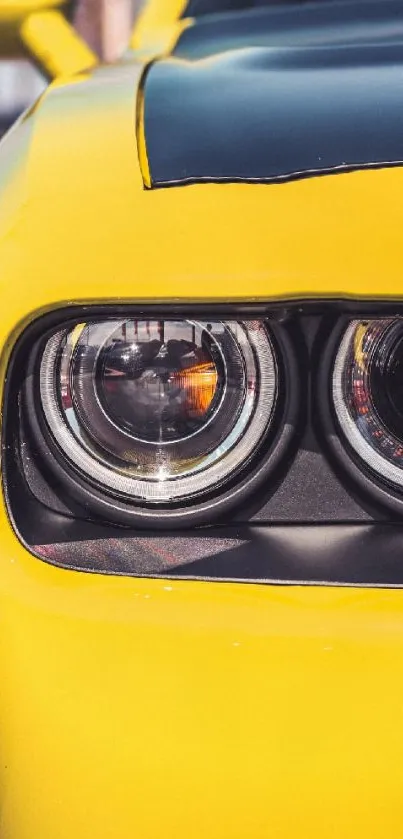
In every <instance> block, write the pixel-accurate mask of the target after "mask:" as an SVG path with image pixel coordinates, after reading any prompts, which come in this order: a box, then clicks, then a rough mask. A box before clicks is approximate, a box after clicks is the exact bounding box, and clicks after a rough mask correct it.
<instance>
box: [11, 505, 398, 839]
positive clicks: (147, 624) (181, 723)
mask: <svg viewBox="0 0 403 839" xmlns="http://www.w3.org/2000/svg"><path fill="white" fill-rule="evenodd" d="M0 539H1V554H0V568H1V573H0V599H1V602H0V621H1V647H0V666H1V672H0V684H1V689H0V738H1V744H2V746H1V765H0V796H1V822H0V826H1V830H0V833H1V836H2V839H32V837H33V836H38V837H39V836H40V837H41V839H55V837H57V839H71V837H72V836H74V837H76V839H80V838H81V837H83V839H84V837H88V836H97V839H106V837H108V838H109V837H119V839H125V837H133V836H141V837H142V839H157V837H164V839H167V837H169V839H171V837H172V839H174V837H175V839H178V837H181V836H184V837H190V836H191V837H192V839H198V837H200V839H201V837H203V839H204V837H206V836H208V837H209V839H219V837H220V839H222V837H224V836H225V837H226V839H244V837H245V836H251V837H252V836H253V837H254V839H260V837H262V839H263V837H265V839H266V837H267V836H269V835H270V836H273V837H274V836H275V837H279V839H288V837H289V839H291V837H293V839H294V837H295V836H297V835H298V836H306V837H309V839H319V837H320V839H323V837H324V836H326V837H332V836H334V837H340V836H343V837H351V839H353V837H354V839H357V837H360V836H362V837H365V839H368V838H369V837H371V839H375V837H378V836H379V837H384V835H387V834H388V833H389V834H391V835H397V834H398V832H399V826H400V801H401V788H402V782H403V768H402V767H403V706H402V701H401V693H402V687H403V592H401V591H398V590H382V589H381V590H372V589H352V588H302V587H296V586H295V587H273V586H267V585H266V586H263V585H262V586H261V585H255V584H248V585H247V584H239V583H231V584H227V583H218V582H216V583H213V582H192V581H184V580H182V581H179V580H178V581H167V580H163V579H157V580H148V579H134V578H126V577H120V578H119V577H105V576H101V575H99V576H98V575H92V574H85V573H79V572H74V571H66V570H61V569H59V568H55V567H52V566H50V565H48V564H46V563H44V562H42V561H40V560H38V559H35V558H34V557H33V556H31V555H29V554H28V553H27V552H26V551H25V549H24V548H23V547H22V546H21V545H20V543H19V542H18V541H17V539H16V537H15V536H14V534H13V532H12V530H11V528H10V525H9V523H8V521H7V519H6V515H5V511H4V510H2V512H1V519H0Z"/></svg>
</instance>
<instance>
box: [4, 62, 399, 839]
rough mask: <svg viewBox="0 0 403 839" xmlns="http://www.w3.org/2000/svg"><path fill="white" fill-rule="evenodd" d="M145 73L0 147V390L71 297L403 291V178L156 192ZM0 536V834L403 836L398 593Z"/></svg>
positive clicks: (390, 175) (48, 114) (94, 83)
mask: <svg viewBox="0 0 403 839" xmlns="http://www.w3.org/2000/svg"><path fill="white" fill-rule="evenodd" d="M143 71H144V65H143V64H141V63H138V64H137V65H135V64H134V65H133V66H130V65H128V66H126V65H123V66H122V67H120V68H115V69H113V68H102V69H100V70H98V71H97V72H95V73H94V74H92V75H89V74H82V75H81V76H77V77H76V78H75V79H74V82H72V83H70V84H67V83H65V82H57V83H55V84H54V85H53V86H52V87H51V89H50V90H49V91H48V92H47V93H46V94H45V95H44V97H43V99H42V102H41V105H40V107H37V108H34V109H33V110H32V112H31V115H30V116H29V117H28V118H27V119H26V120H25V121H24V122H22V123H21V124H20V125H19V126H18V127H17V128H16V129H14V130H13V131H12V132H11V133H10V134H9V135H8V137H7V138H6V140H5V141H4V143H3V145H2V147H1V150H0V264H1V272H0V294H1V300H2V313H1V318H0V347H1V350H2V353H1V368H0V381H1V383H3V381H4V375H5V370H6V365H7V360H8V356H9V352H10V350H11V348H12V345H13V342H14V340H15V338H16V336H17V335H18V334H19V333H20V331H21V330H22V329H23V328H24V326H25V325H26V324H27V323H28V322H29V321H30V320H31V319H32V318H33V317H35V316H36V315H37V314H39V313H40V312H42V311H45V310H48V309H50V308H53V307H55V306H59V305H62V304H65V303H66V302H71V303H72V304H75V303H78V302H80V301H97V302H98V301H112V302H113V301H119V302H121V301H122V300H126V301H131V302H132V301H144V300H147V301H154V302H160V301H164V300H170V301H172V300H173V299H179V300H182V301H192V300H208V301H215V300H227V301H228V300H239V299H242V300H267V299H282V298H288V297H293V298H295V297H312V296H313V297H318V296H327V297H329V296H330V297H332V296H363V297H372V296H382V297H385V296H389V297H391V298H402V296H403V283H402V269H401V230H402V225H403V205H402V201H401V195H402V191H403V169H401V168H397V169H389V170H387V169H385V170H382V171H373V172H370V171H368V172H357V173H354V174H347V175H337V176H331V177H322V178H312V179H309V180H306V181H300V182H295V183H290V184H283V185H281V186H280V185H278V186H260V185H228V186H225V185H221V186H217V185H207V184H205V185H203V184H201V185H198V186H191V187H182V188H177V189H166V190H155V191H153V190H148V191H147V190H144V188H143V181H142V176H141V171H140V167H139V161H138V154H137V149H136V141H135V137H136V132H135V118H136V106H135V101H136V89H137V87H138V85H139V83H140V80H141V77H142V74H143ZM0 544H1V551H0V743H1V761H0V835H1V837H2V839H32V837H40V839H72V837H73V836H74V837H75V839H87V837H92V836H94V837H95V836H96V837H97V839H115V837H119V839H133V837H141V839H159V837H161V839H162V837H163V839H179V837H186V839H188V837H192V839H205V837H209V839H222V837H225V839H245V837H253V839H267V837H273V838H274V837H275V839H295V837H296V836H300V837H306V839H308V838H309V839H323V837H326V839H339V837H343V839H358V837H362V839H364V838H365V839H383V837H384V836H399V835H400V821H401V819H400V809H401V807H400V802H401V789H402V784H403V705H402V701H401V694H402V690H403V592H401V591H392V590H389V591H386V590H385V591H382V590H378V591H373V590H372V591H371V590H358V589H341V588H339V589H337V588H329V589H325V588H311V589H309V588H306V589H303V588H299V587H288V588H287V587H284V588H282V587H273V586H259V585H241V584H233V585H227V584H219V583H196V582H185V581H182V582H179V581H178V582H173V583H172V582H169V583H168V582H165V581H163V580H135V579H128V578H112V577H105V576H98V575H86V574H82V573H77V572H70V571H63V570H60V569H57V568H53V567H51V566H49V565H47V564H45V563H43V562H41V561H40V560H38V559H35V558H34V557H32V556H31V555H30V554H29V553H28V552H27V551H26V550H25V549H24V548H23V547H22V545H21V544H20V543H19V542H18V540H17V538H16V536H15V535H14V533H13V531H12V528H11V526H10V523H9V521H8V519H7V515H6V512H5V509H4V503H3V502H1V503H0ZM346 551H348V544H346Z"/></svg>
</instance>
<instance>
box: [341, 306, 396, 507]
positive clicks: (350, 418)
mask: <svg viewBox="0 0 403 839" xmlns="http://www.w3.org/2000/svg"><path fill="white" fill-rule="evenodd" d="M332 396H333V403H334V408H335V412H336V416H337V420H338V423H339V427H340V430H341V432H342V435H343V436H344V438H345V439H346V440H347V442H348V444H349V445H350V446H351V448H352V450H353V451H354V453H355V456H356V457H358V459H359V460H360V461H361V462H362V464H363V466H364V467H366V468H367V469H368V470H369V471H370V473H371V474H372V475H373V476H374V477H375V478H377V479H379V480H380V481H382V482H383V483H386V484H388V485H389V486H390V487H391V488H392V489H394V490H396V491H397V492H399V493H400V492H401V493H403V318H401V317H384V318H371V319H367V320H364V319H361V320H353V321H351V322H350V324H349V325H348V327H347V328H346V330H345V332H344V334H343V336H342V338H341V342H340V345H339V348H338V351H337V354H336V359H335V363H334V368H333V376H332Z"/></svg>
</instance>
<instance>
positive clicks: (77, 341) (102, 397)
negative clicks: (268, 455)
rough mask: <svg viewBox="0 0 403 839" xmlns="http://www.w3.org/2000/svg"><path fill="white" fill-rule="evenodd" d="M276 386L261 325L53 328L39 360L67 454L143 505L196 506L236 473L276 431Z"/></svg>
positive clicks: (58, 440)
mask: <svg viewBox="0 0 403 839" xmlns="http://www.w3.org/2000/svg"><path fill="white" fill-rule="evenodd" d="M278 387H279V381H278V365H277V362H276V357H275V353H274V349H273V344H272V341H271V338H270V334H269V332H268V330H267V327H266V325H265V324H264V323H263V322H262V321H252V320H251V321H209V322H207V321H199V320H148V321H147V320H140V319H133V318H126V319H114V320H98V321H92V322H88V323H87V322H85V323H82V324H79V325H76V326H74V327H68V328H63V329H60V330H59V331H58V332H56V333H55V334H54V335H52V337H50V338H49V340H48V341H47V342H46V344H45V346H44V349H43V352H42V356H41V359H40V363H39V391H40V406H41V410H42V412H43V416H44V419H45V423H46V426H47V429H48V432H49V434H50V435H51V438H52V439H53V441H54V444H55V446H56V447H57V449H58V451H59V453H60V456H61V457H62V458H63V459H64V460H65V462H66V464H68V466H69V467H70V468H71V469H73V470H75V472H76V473H77V474H78V475H80V476H84V478H85V480H86V481H88V482H90V483H91V484H92V485H93V486H95V487H97V488H98V489H101V490H102V491H104V492H106V493H108V494H110V495H113V496H116V497H118V498H124V499H126V500H132V501H133V502H134V503H140V504H141V503H143V504H153V503H163V504H164V503H165V504H166V503H170V502H188V501H189V499H191V498H194V497H198V496H200V495H202V494H205V493H208V492H211V491H212V490H215V489H216V488H217V487H220V486H222V485H223V484H225V483H227V482H228V481H229V480H231V479H233V477H234V475H236V474H237V473H238V472H239V471H240V470H241V469H243V468H244V467H245V465H246V464H247V463H248V461H249V460H250V459H251V457H252V456H253V455H254V454H255V453H256V451H257V450H258V448H259V446H260V445H261V443H262V440H263V438H265V437H266V435H267V432H268V430H269V429H270V427H271V424H272V420H273V416H274V412H275V407H276V403H277V398H278Z"/></svg>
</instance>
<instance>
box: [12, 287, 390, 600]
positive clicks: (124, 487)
mask: <svg viewBox="0 0 403 839" xmlns="http://www.w3.org/2000/svg"><path fill="white" fill-rule="evenodd" d="M357 330H361V332H359V335H360V336H361V338H362V337H363V335H364V332H365V330H369V331H367V332H365V335H366V341H367V344H368V347H369V348H370V349H371V353H372V354H371V353H369V355H370V356H371V358H370V361H369V362H368V364H367V365H364V367H362V365H361V368H360V359H361V360H362V353H363V343H362V341H361V345H359V343H358V344H357V341H355V342H354V338H353V337H352V336H353V335H354V334H355V332H356V331H357ZM371 330H372V332H371ZM372 333H374V334H375V335H376V336H377V337H376V340H375V341H372V343H371V341H370V338H371V335H372ZM350 339H351V340H350ZM364 343H365V342H364ZM367 344H365V346H367ZM352 347H353V351H352V349H351V348H352ZM357 347H358V352H357ZM402 348H403V307H400V306H399V305H391V304H381V303H374V302H370V303H364V302H361V303H353V302H346V301H333V302H332V301H326V302H324V301H313V302H302V303H301V302H289V303H284V302H282V303H277V304H267V305H266V304H261V305H254V304H253V305H243V306H236V305H222V306H218V305H214V306H213V305H211V306H204V305H180V306H178V305H175V306H169V305H167V306H158V307H157V306H123V305H122V306H95V305H94V306H85V307H78V306H77V307H69V308H67V309H63V310H59V311H55V312H53V313H52V314H49V315H46V316H43V317H40V318H38V319H37V320H35V321H34V322H33V323H32V325H31V326H29V327H28V328H27V329H26V330H25V331H24V332H23V334H22V335H21V337H20V339H19V340H18V341H17V342H16V344H15V347H14V350H13V352H12V355H11V359H10V363H9V367H8V371H7V378H6V383H5V393H4V406H3V407H4V422H3V485H4V492H5V496H6V502H7V508H8V512H9V516H10V519H11V521H12V524H13V527H14V529H15V530H16V532H17V533H18V535H19V537H20V539H21V540H22V541H23V542H24V544H25V545H26V546H27V547H28V549H29V550H30V551H31V552H33V553H35V554H36V555H37V556H39V557H41V558H42V559H46V560H48V561H51V562H54V563H56V564H60V565H62V566H63V567H68V568H75V569H80V570H87V571H88V570H89V571H94V572H97V573H99V572H101V573H114V574H116V573H124V574H134V575H147V576H148V575H155V574H157V575H158V574H162V575H163V576H186V577H192V578H193V577H195V578H213V579H217V578H218V579H230V580H231V579H232V580H233V579H250V580H255V581H256V580H259V581H268V580H270V581H275V582H298V583H317V582H321V583H323V582H328V583H341V584H354V585H384V584H387V585H401V584H403V563H401V545H402V544H403V489H401V487H400V485H399V483H398V482H396V481H391V480H390V477H388V476H387V475H386V474H384V470H383V469H382V468H381V469H378V468H375V467H374V462H375V461H372V460H371V459H369V460H368V459H365V457H362V454H361V451H360V450H359V448H357V447H355V446H354V444H353V441H352V440H351V439H350V438H349V434H348V429H347V426H346V424H345V422H344V418H343V417H344V415H343V411H341V409H340V405H341V402H340V399H341V400H342V402H345V409H346V410H347V412H348V414H349V416H350V417H351V418H352V420H353V424H354V422H355V420H356V419H357V417H358V419H359V420H360V425H359V428H361V430H362V428H363V423H362V422H361V419H362V416H364V414H360V410H361V409H362V408H364V409H367V408H368V407H369V406H370V407H371V410H372V413H371V414H370V416H369V419H370V422H369V423H367V428H370V429H372V431H373V432H374V437H373V440H374V441H375V443H376V446H375V448H376V449H377V454H378V456H380V457H384V455H385V451H386V450H385V445H386V447H387V450H388V452H389V455H390V453H391V452H392V455H394V456H396V457H403V454H399V451H400V449H399V447H400V441H399V433H400V425H399V423H400V413H402V415H403V406H402V411H401V412H400V407H399V406H400V404H401V403H400V401H399V400H400V389H399V387H400V386H399V383H398V384H397V386H396V382H397V381H398V379H399V376H400V370H401V368H402V367H403V352H402V351H401V350H402ZM365 351H366V350H365ZM369 355H368V358H369ZM357 360H358V361H357ZM357 364H358V366H357ZM346 371H347V372H346ZM357 371H358V373H357ZM363 372H364V374H365V375H364V378H365V377H366V381H367V384H368V387H367V390H368V393H369V396H370V399H369V402H368V404H367V403H365V400H364V402H362V400H361V397H362V392H363V391H362V381H361V379H362V376H361V373H363ZM360 376H361V379H360ZM336 380H337V381H338V383H339V384H338V386H337V382H336ZM335 383H336V384H335ZM364 390H365V388H364ZM402 392H403V391H402ZM340 394H341V396H340ZM357 394H358V397H357ZM367 395H368V394H367ZM356 397H357V399H358V401H357V399H356V404H355V405H354V404H353V403H354V398H356ZM360 400H361V401H360ZM354 412H355V413H354ZM365 416H367V419H368V413H367V414H365ZM402 425H403V423H402ZM382 429H383V430H382ZM385 429H386V431H387V435H389V436H388V437H387V435H385V440H386V437H387V439H388V441H389V442H388V443H385V441H384V440H383V438H381V437H380V436H379V434H380V433H381V434H382V433H383V431H384V430H385ZM371 433H372V432H371ZM368 434H369V432H368V433H367V432H365V433H364V435H363V436H364V439H366V442H367V443H368V441H369V440H370V435H369V436H368ZM392 437H393V440H392ZM402 437H403V431H402ZM391 440H392V444H391ZM402 450H403V446H402ZM377 462H378V461H377ZM382 462H383V461H382ZM402 463H403V461H402ZM89 467H90V468H89ZM93 467H94V468H93ZM156 470H157V471H156ZM399 474H400V473H399ZM133 488H135V491H133ZM380 546H381V549H380ZM385 546H386V547H385ZM385 551H386V554H385ZM385 556H387V559H386V558H385Z"/></svg>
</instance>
